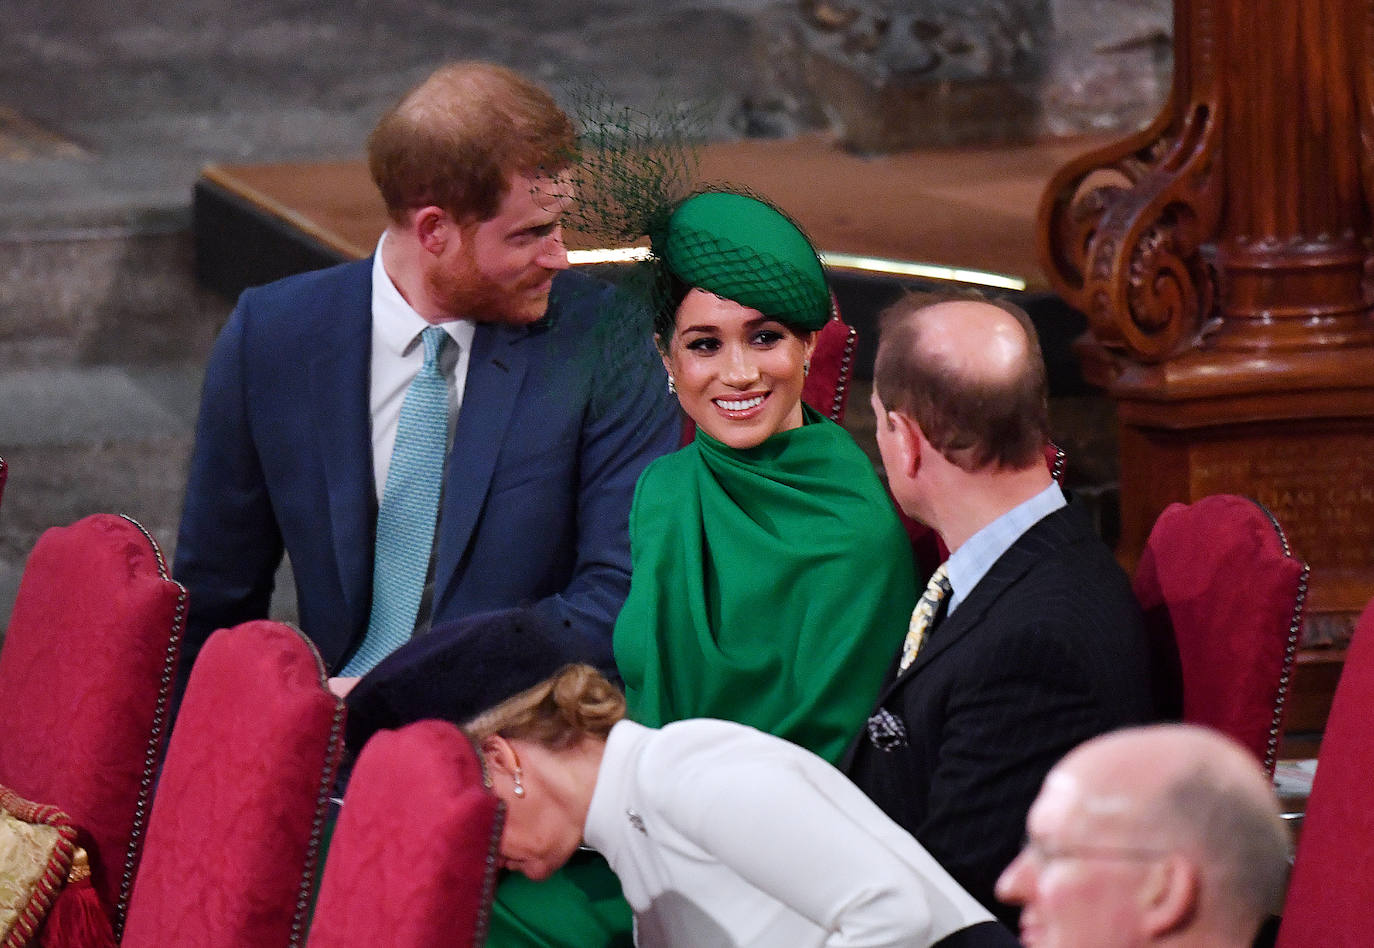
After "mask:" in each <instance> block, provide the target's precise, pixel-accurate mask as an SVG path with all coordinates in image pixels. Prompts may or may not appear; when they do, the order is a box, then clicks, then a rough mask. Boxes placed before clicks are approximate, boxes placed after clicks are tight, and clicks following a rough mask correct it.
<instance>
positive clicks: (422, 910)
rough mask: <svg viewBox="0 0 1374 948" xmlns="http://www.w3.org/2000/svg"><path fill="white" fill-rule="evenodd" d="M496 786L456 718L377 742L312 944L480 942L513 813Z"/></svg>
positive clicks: (348, 802)
mask: <svg viewBox="0 0 1374 948" xmlns="http://www.w3.org/2000/svg"><path fill="white" fill-rule="evenodd" d="M486 783H487V781H486V779H485V773H484V771H483V765H482V763H481V761H480V760H479V758H478V756H477V753H476V751H475V750H474V749H473V746H472V743H471V742H470V741H469V740H468V738H467V736H466V735H465V734H464V733H463V732H462V731H460V730H459V729H458V728H457V727H455V726H454V725H452V724H450V723H448V722H446V721H419V722H417V723H415V724H410V725H407V726H406V727H403V728H401V729H399V730H396V731H379V732H378V733H377V734H375V735H373V736H372V738H371V739H370V740H369V741H368V742H367V745H366V746H365V747H364V748H363V751H362V753H361V754H360V755H359V756H358V762H357V765H356V766H355V767H354V769H353V774H352V777H351V778H350V780H349V784H348V792H347V794H346V795H345V797H344V804H343V809H342V810H341V812H340V814H339V822H338V826H337V827H336V828H335V831H334V836H333V839H332V841H331V842H330V846H329V858H328V861H327V862H326V864H325V869H324V882H323V884H322V885H321V887H320V897H319V902H318V903H317V905H316V910H315V919H314V924H313V925H312V926H311V929H310V940H309V946H310V948H351V946H353V945H387V946H388V948H429V946H432V945H472V946H480V945H481V944H482V942H483V940H484V939H485V937H486V927H487V919H488V915H489V912H490V910H491V898H492V888H493V886H494V884H495V881H496V869H497V863H496V860H497V846H498V845H499V843H500V841H501V826H502V818H503V814H504V809H503V806H502V804H501V802H500V800H498V799H497V798H496V797H495V796H494V795H493V794H492V793H491V792H490V790H488V789H487V786H486Z"/></svg>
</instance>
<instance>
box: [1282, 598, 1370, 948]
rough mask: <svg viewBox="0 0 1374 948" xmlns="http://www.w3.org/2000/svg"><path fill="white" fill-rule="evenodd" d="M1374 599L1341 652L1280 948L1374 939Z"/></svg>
mask: <svg viewBox="0 0 1374 948" xmlns="http://www.w3.org/2000/svg"><path fill="white" fill-rule="evenodd" d="M1371 734H1374V602H1371V603H1370V604H1369V605H1367V606H1366V607H1365V610H1364V613H1363V614H1362V615H1361V616H1360V621H1359V624H1358V625H1357V626H1356V628H1355V635H1354V637H1353V638H1352V639H1351V641H1350V648H1349V649H1348V650H1347V651H1346V655H1345V667H1344V668H1343V669H1342V670H1341V679H1340V682H1339V683H1338V684H1337V685H1336V695H1335V698H1334V699H1333V700H1332V702H1331V713H1330V715H1329V716H1328V717H1327V719H1326V731H1325V733H1324V734H1323V735H1322V744H1321V750H1320V751H1319V752H1318V755H1317V773H1316V776H1315V777H1314V778H1313V781H1312V795H1311V796H1310V797H1308V800H1307V815H1306V817H1305V818H1304V819H1303V827H1302V836H1301V837H1300V838H1299V841H1298V855H1297V859H1296V860H1295V861H1294V864H1293V876H1292V879H1291V880H1290V881H1289V884H1288V897H1287V899H1286V900H1285V902H1284V911H1283V922H1282V923H1281V924H1280V926H1279V935H1278V948H1343V946H1350V948H1355V946H1360V948H1363V946H1365V945H1368V944H1369V943H1370V942H1371V940H1374V898H1371V896H1370V893H1371V892H1374V792H1371V788H1374V782H1372V781H1371V779H1370V775H1371V774H1374V739H1371V736H1370V735H1371Z"/></svg>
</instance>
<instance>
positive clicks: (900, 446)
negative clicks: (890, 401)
mask: <svg viewBox="0 0 1374 948" xmlns="http://www.w3.org/2000/svg"><path fill="white" fill-rule="evenodd" d="M878 423H879V424H882V423H883V420H882V419H881V418H880V419H879V420H878ZM887 424H888V426H889V427H890V429H891V431H892V436H893V440H894V441H895V443H896V446H897V463H898V464H900V465H901V472H902V474H903V476H905V477H909V478H910V477H915V476H916V472H917V471H919V470H920V469H921V455H922V452H923V451H927V450H929V449H930V442H928V441H926V438H925V435H924V434H923V433H922V432H921V426H920V425H918V424H916V422H915V421H913V420H912V419H911V417H910V416H909V415H907V414H906V413H905V412H901V411H897V410H896V409H891V408H890V409H888V410H887Z"/></svg>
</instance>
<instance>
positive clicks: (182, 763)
mask: <svg viewBox="0 0 1374 948" xmlns="http://www.w3.org/2000/svg"><path fill="white" fill-rule="evenodd" d="M343 722H344V705H343V701H342V700H341V699H339V698H338V697H337V696H335V695H334V694H332V693H331V692H330V691H329V687H328V684H327V679H326V673H325V668H324V663H323V662H322V661H321V660H320V656H319V653H318V652H316V651H315V647H314V646H313V645H311V644H310V641H309V640H308V639H306V638H305V636H304V635H302V634H301V633H300V632H299V631H298V630H296V629H294V628H292V627H291V626H288V625H283V624H282V623H279V622H270V621H266V620H258V621H254V622H245V623H244V624H242V625H239V626H235V627H234V628H232V629H221V630H219V631H218V632H216V633H215V634H214V635H212V636H210V638H209V640H208V641H207V642H206V643H205V647H204V648H203V649H202V650H201V653H200V655H199V656H198V657H197V659H196V664H195V667H194V668H193V669H192V670H191V677H190V680H189V681H188V683H187V686H186V695H185V697H184V698H183V699H182V704H181V709H180V711H179V713H178V716H177V722H176V729H175V730H174V731H173V733H172V739H171V744H170V746H169V747H168V750H167V763H166V765H165V766H164V768H163V771H162V778H161V780H160V782H159V783H158V789H157V799H156V800H155V801H154V804H153V812H152V817H151V820H150V823H149V827H148V842H147V846H146V848H145V851H144V854H143V865H142V867H141V869H140V870H139V874H138V879H137V881H136V882H135V884H134V892H133V899H132V901H131V903H130V905H129V919H128V925H127V926H126V929H125V932H124V941H123V944H124V946H125V948H143V946H146V948H165V946H168V945H195V946H198V948H242V946H249V945H251V946H254V948H257V946H264V948H265V946H276V945H288V944H289V945H299V944H301V943H302V942H303V940H304V936H305V926H306V922H307V913H308V911H309V907H310V896H311V892H312V890H313V886H314V879H315V868H316V865H315V864H316V861H317V857H318V854H319V848H320V839H321V835H322V832H323V827H324V821H325V815H326V810H327V807H328V803H329V793H330V790H331V789H332V787H333V783H334V777H335V772H336V770H337V768H338V764H339V755H340V752H341V750H342V747H343Z"/></svg>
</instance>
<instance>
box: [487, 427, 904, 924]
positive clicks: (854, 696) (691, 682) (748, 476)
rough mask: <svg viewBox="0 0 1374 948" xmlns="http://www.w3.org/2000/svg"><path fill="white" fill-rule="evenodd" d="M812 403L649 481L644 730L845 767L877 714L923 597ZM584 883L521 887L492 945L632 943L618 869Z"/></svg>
mask: <svg viewBox="0 0 1374 948" xmlns="http://www.w3.org/2000/svg"><path fill="white" fill-rule="evenodd" d="M802 407H803V411H804V413H805V422H806V423H805V424H804V425H803V426H802V427H800V428H796V429H793V430H792V431H785V432H781V433H779V434H776V435H774V436H773V437H771V438H769V439H768V440H767V441H766V442H764V443H763V444H762V445H759V446H758V447H756V448H751V449H749V450H745V451H737V450H735V449H733V448H729V447H726V446H725V445H723V444H721V443H720V442H719V441H716V440H715V439H714V438H712V437H710V436H709V435H707V434H705V433H704V432H701V431H698V432H697V436H696V440H695V441H693V442H692V443H691V444H690V445H688V446H687V447H685V448H683V449H682V450H680V451H677V452H675V453H673V454H670V455H667V456H666V457H662V458H659V459H658V460H657V461H655V462H653V463H652V464H651V465H650V466H649V467H648V468H647V469H646V470H645V472H644V474H643V475H642V476H641V477H640V480H639V485H638V487H637V488H636V491H635V500H634V506H633V508H632V512H631V515H630V550H631V555H632V562H633V570H632V573H631V578H630V595H629V598H628V599H627V600H626V602H625V607H624V608H623V609H622V610H621V613H620V618H619V619H618V620H617V622H616V627H615V657H616V663H617V665H618V666H619V668H620V673H621V675H622V676H623V677H624V679H625V685H626V696H627V698H628V699H629V710H630V717H631V718H633V719H634V720H636V721H639V722H641V723H643V724H647V725H650V726H652V727H660V726H662V725H664V724H667V723H669V722H671V721H677V720H681V719H683V718H695V717H712V718H722V719H725V720H729V721H739V722H741V723H744V724H749V725H752V726H754V727H756V728H758V729H760V730H762V731H767V732H769V733H772V734H777V735H779V736H780V737H784V738H787V739H788V740H790V741H792V742H794V743H796V744H800V745H801V746H802V747H805V748H807V749H808V750H810V751H812V752H814V753H816V754H818V755H820V756H821V757H824V758H825V759H826V760H828V761H830V762H831V763H835V762H837V761H838V760H839V758H840V755H841V754H843V753H844V750H845V748H846V746H847V745H848V744H849V742H850V740H851V739H852V738H853V737H854V735H855V734H857V733H858V731H859V728H860V726H861V725H862V724H863V721H864V719H865V717H866V716H867V715H868V713H869V711H871V710H872V703H873V701H874V699H875V698H876V697H877V692H878V687H879V685H880V684H881V682H882V677H883V673H884V672H885V671H886V669H887V667H888V665H889V664H890V663H891V662H892V660H893V657H894V656H895V655H896V653H897V649H898V647H899V646H900V644H901V641H902V637H903V636H904V635H905V634H906V625H907V620H908V619H909V617H910V615H911V610H912V608H913V606H914V605H915V603H916V594H917V590H918V584H917V582H916V576H915V568H914V567H913V565H912V558H911V545H910V541H909V540H908V539H907V536H906V533H905V531H904V530H903V529H902V526H901V524H900V522H899V521H898V520H897V516H896V514H895V512H894V511H893V508H892V502H891V500H889V499H888V496H887V493H886V492H885V491H884V490H883V487H882V484H881V483H880V482H879V481H878V478H877V475H876V474H874V472H873V467H872V465H871V464H870V463H869V461H868V459H867V458H866V457H865V456H864V454H863V452H862V451H860V450H859V448H858V446H857V445H855V444H854V441H853V439H852V438H851V437H850V436H849V434H848V433H847V432H846V431H845V430H844V429H843V428H841V427H840V426H839V425H836V424H834V423H833V422H830V421H828V420H826V419H825V418H823V417H822V416H821V415H819V414H817V413H816V412H815V411H813V410H812V409H811V408H809V407H807V406H805V405H803V406H802ZM599 858H600V857H595V859H596V860H598V861H599ZM571 869H572V870H573V873H574V874H573V875H572V876H569V874H568V873H569V870H568V869H564V870H563V871H561V872H559V873H557V874H556V875H555V876H554V877H553V878H552V879H550V880H548V881H547V882H541V883H531V882H529V881H528V880H526V879H524V878H523V877H518V878H517V877H511V878H508V879H506V880H504V881H503V882H502V884H501V885H500V887H499V888H498V890H497V900H496V905H495V909H494V911H493V913H492V924H491V934H490V937H489V938H488V940H487V944H488V945H489V946H499V948H536V946H566V948H602V946H605V948H609V946H613V945H614V946H619V945H623V944H628V941H627V939H628V938H629V919H630V914H629V907H628V906H627V905H625V903H624V901H623V899H619V884H618V882H617V880H616V878H615V876H614V875H612V874H611V871H610V869H609V867H607V866H606V865H605V863H604V861H601V862H599V865H598V864H597V863H596V862H591V861H588V862H586V863H579V864H578V865H577V866H573V867H571ZM612 891H614V893H615V894H614V895H612V894H611V893H612Z"/></svg>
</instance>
